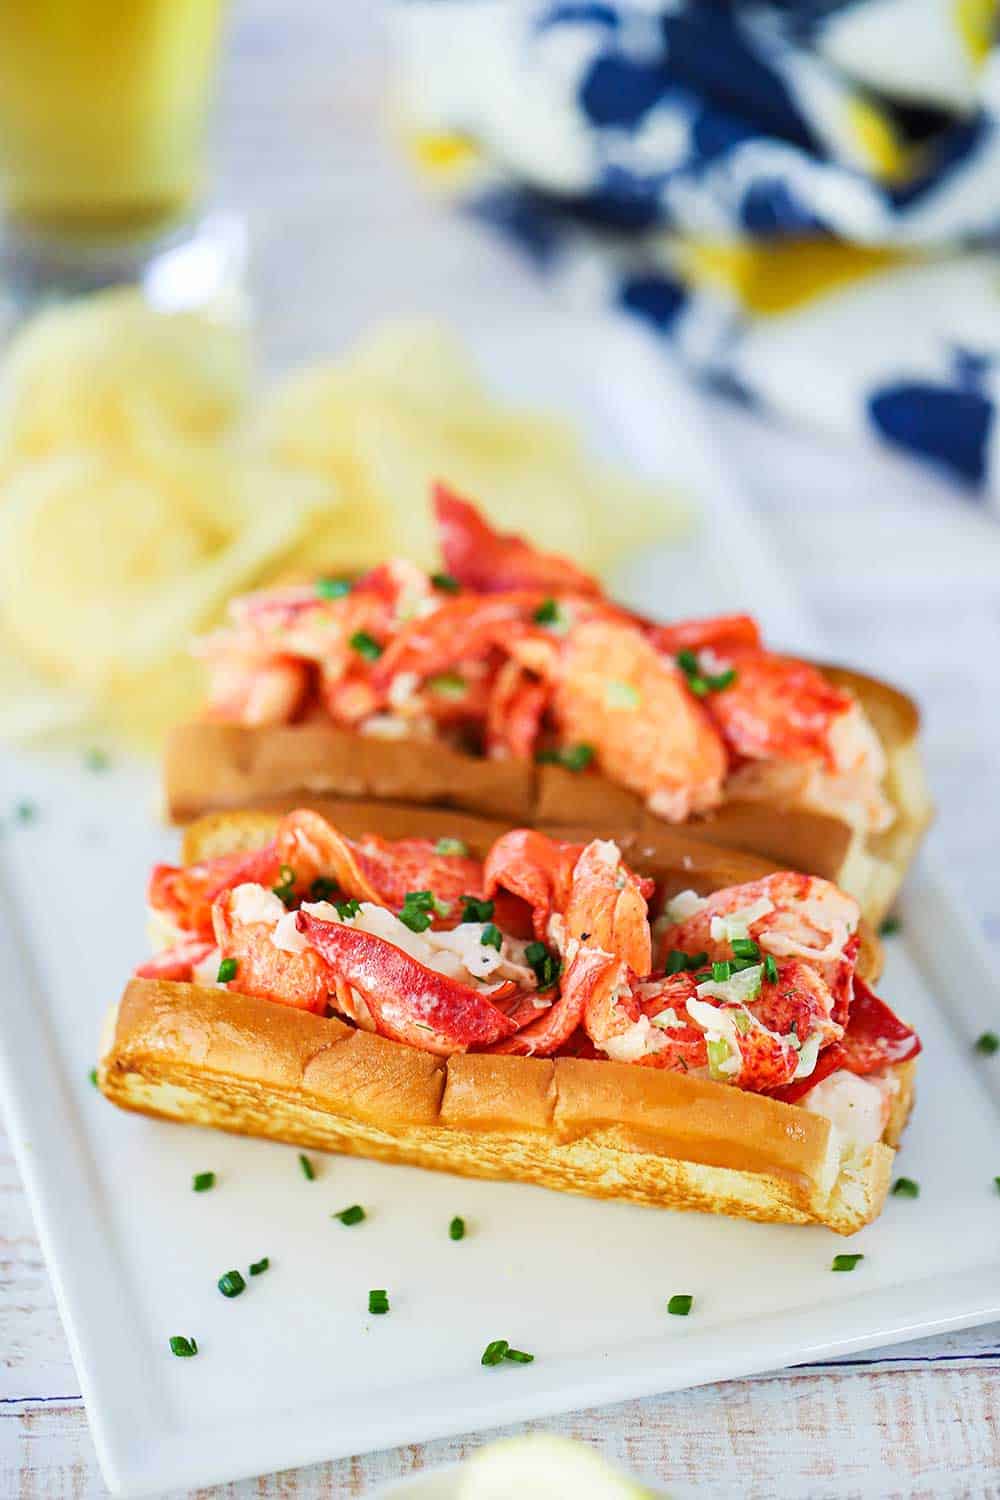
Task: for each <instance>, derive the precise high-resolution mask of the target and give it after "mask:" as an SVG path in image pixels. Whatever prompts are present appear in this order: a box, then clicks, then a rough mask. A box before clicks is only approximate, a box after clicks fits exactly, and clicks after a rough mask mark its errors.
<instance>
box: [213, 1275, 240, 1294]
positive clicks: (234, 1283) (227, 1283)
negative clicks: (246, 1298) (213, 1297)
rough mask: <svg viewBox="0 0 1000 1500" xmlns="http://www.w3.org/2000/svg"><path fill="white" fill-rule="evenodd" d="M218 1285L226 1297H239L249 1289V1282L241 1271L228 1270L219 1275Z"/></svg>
mask: <svg viewBox="0 0 1000 1500" xmlns="http://www.w3.org/2000/svg"><path fill="white" fill-rule="evenodd" d="M216 1285H217V1286H218V1288H219V1291H220V1292H221V1293H222V1295H223V1296H224V1297H238V1296H239V1295H240V1293H241V1292H245V1291H246V1289H247V1284H246V1282H245V1281H244V1280H243V1277H242V1275H241V1274H240V1272H239V1271H226V1272H225V1273H224V1274H223V1275H222V1276H220V1277H219V1279H218V1281H217V1282H216Z"/></svg>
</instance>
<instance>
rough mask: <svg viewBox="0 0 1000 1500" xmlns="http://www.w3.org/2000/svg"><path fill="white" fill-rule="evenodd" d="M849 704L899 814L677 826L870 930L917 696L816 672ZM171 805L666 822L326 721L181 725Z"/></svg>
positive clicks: (912, 801) (896, 882) (905, 829)
mask: <svg viewBox="0 0 1000 1500" xmlns="http://www.w3.org/2000/svg"><path fill="white" fill-rule="evenodd" d="M823 670H824V672H825V673H826V675H827V676H828V677H830V679H831V680H832V681H833V682H835V683H836V684H837V685H838V686H841V687H845V688H848V689H850V691H851V692H853V693H854V695H855V696H856V697H857V698H858V700H859V701H860V703H861V704H862V706H863V708H864V709H865V711H866V713H867V714H868V717H869V719H870V720H871V722H872V724H873V725H874V727H875V730H876V732H877V734H878V736H879V738H880V740H881V742H882V746H883V749H884V751H885V755H886V761H887V765H888V772H887V775H886V780H885V791H886V794H887V796H888V798H889V800H890V802H891V803H892V805H893V808H894V810H895V813H896V818H895V821H894V823H893V825H892V827H891V828H890V829H889V830H888V831H887V832H885V833H882V834H876V835H866V834H864V833H863V832H861V831H859V830H858V829H856V828H854V827H852V826H851V824H850V823H849V822H847V821H845V820H844V819H842V818H839V817H835V816H833V815H831V814H828V813H822V812H817V811H815V810H814V809H812V808H807V807H801V806H798V807H797V806H795V805H794V803H792V804H788V803H783V804H781V805H774V804H772V803H769V802H764V801H749V800H747V801H741V800H736V799H734V798H733V799H729V800H727V801H724V802H723V804H722V805H721V807H719V808H717V809H716V810H715V811H713V812H712V813H709V814H707V815H704V816H700V817H698V818H695V819H692V820H691V821H690V822H689V823H688V824H686V825H685V830H686V831H685V835H684V837H685V838H687V837H689V836H691V835H693V837H694V838H696V839H698V840H700V841H703V842H708V843H712V844H718V845H720V846H722V847H723V848H725V849H727V850H730V851H732V850H744V851H747V852H750V853H756V854H760V855H763V856H764V857H765V858H767V859H770V860H773V861H774V862H775V863H776V864H778V865H780V866H781V867H783V868H785V869H797V870H805V871H807V872H809V873H810V874H814V875H822V876H823V877H824V878H825V879H827V880H832V881H834V882H835V883H836V884H837V885H839V886H841V887H842V888H843V889H844V890H846V891H849V892H850V893H851V894H852V895H853V896H855V897H856V899H857V900H858V902H859V904H860V906H861V909H862V911H863V912H864V914H865V916H866V917H867V918H868V920H869V921H870V922H872V923H875V924H877V923H879V922H880V921H881V920H882V918H883V917H884V916H885V914H886V912H887V911H888V910H889V907H890V906H891V904H892V902H893V900H894V898H895V896H896V892H897V891H898V889H899V886H900V884H901V882H902V879H903V876H904V874H905V872H906V868H907V866H908V864H909V862H910V860H911V859H912V857H913V855H914V853H915V851H916V848H917V845H918V844H919V842H920V838H921V836H922V835H923V833H924V830H925V829H926V827H927V825H928V823H929V821H930V817H931V804H930V800H929V797H928V794H927V788H926V783H925V779H924V773H923V767H922V764H921V759H920V754H919V749H918V744H917V736H918V730H919V715H918V712H917V709H916V706H915V704H914V703H913V701H912V699H910V698H908V697H907V696H906V695H905V694H904V693H901V692H899V691H898V690H897V689H896V688H893V687H890V686H889V685H888V684H887V683H883V682H879V681H877V680H876V679H874V678H872V677H864V676H862V675H861V674H859V673H857V672H850V671H847V670H846V669H844V668H839V667H824V668H823ZM164 784H165V794H166V808H167V813H168V816H169V817H170V819H171V820H172V821H173V822H175V823H186V822H189V821H190V820H191V819H192V818H196V817H198V816H200V815H201V814H203V813H206V812H211V811H214V810H222V809H230V808H238V807H259V806H261V805H265V804H266V805H270V806H274V807H283V808H288V807H301V806H303V805H308V806H317V805H319V801H320V800H322V799H328V798H357V799H359V800H371V799H378V800H385V801H389V802H395V803H403V804H407V805H411V806H431V807H440V808H455V809H457V810H459V811H462V812H468V813H475V814H479V815H481V816H482V817H485V818H491V819H495V820H498V821H502V822H504V823H505V824H506V825H507V826H511V825H515V824H526V825H531V826H534V827H539V826H552V827H560V826H564V825H568V824H585V825H586V827H587V829H588V830H589V833H590V835H591V836H593V835H595V834H601V835H606V836H610V837H613V838H616V839H618V840H619V841H620V840H622V839H627V838H628V837H629V836H630V835H631V834H638V835H646V834H647V833H652V832H654V831H656V830H660V829H664V828H667V827H669V825H666V824H664V823H663V822H662V821H661V820H660V819H658V818H656V817H654V815H653V814H652V813H650V812H649V811H648V809H647V808H646V807H645V806H644V804H643V802H642V800H641V799H640V798H639V797H637V796H635V795H634V794H633V793H632V792H630V791H628V790H626V789H625V788H624V787H621V786H618V785H617V784H616V783H614V782H611V781H608V780H607V779H606V778H604V777H603V776H598V775H595V774H593V773H590V772H587V773H586V774H582V775H580V774H574V773H573V772H571V771H566V770H564V769H562V768H561V767H559V766H551V765H542V766H535V765H530V764H527V763H525V762H523V761H514V760H484V759H482V758H478V757H475V756H472V755H465V754H462V753H461V752H460V751H457V750H453V749H451V748H449V747H448V746H445V745H441V744H438V743H436V742H434V741H422V740H417V739H411V740H402V741H400V740H382V739H376V738H373V737H368V736H365V735H360V734H355V733H352V732H351V731H349V730H344V729H340V728H337V727H336V726H335V725H333V724H328V723H308V724H290V725H279V726H275V727H272V728H267V729H249V728H245V727H243V726H242V725H235V724H209V723H193V724H184V725H181V726H180V727H179V728H177V729H175V730H174V732H173V734H172V735H171V736H170V738H169V740H168V743H167V751H166V760H165V768H164Z"/></svg>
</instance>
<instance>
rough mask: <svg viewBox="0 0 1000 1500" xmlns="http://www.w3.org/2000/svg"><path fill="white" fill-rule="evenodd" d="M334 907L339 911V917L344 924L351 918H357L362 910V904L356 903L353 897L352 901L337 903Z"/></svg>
mask: <svg viewBox="0 0 1000 1500" xmlns="http://www.w3.org/2000/svg"><path fill="white" fill-rule="evenodd" d="M334 905H335V906H336V909H337V916H338V917H339V918H340V920H341V921H342V922H346V921H347V920H348V918H349V917H356V916H357V914H358V912H359V911H360V910H361V902H360V901H356V900H355V899H354V897H353V896H352V897H351V899H350V901H336V902H334Z"/></svg>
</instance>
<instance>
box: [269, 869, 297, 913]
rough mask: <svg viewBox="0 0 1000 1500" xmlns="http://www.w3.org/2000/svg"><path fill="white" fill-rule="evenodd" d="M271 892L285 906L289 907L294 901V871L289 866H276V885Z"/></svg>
mask: <svg viewBox="0 0 1000 1500" xmlns="http://www.w3.org/2000/svg"><path fill="white" fill-rule="evenodd" d="M271 890H272V891H273V892H274V894H275V895H276V896H277V897H278V899H279V900H280V901H281V902H283V904H284V905H285V906H291V904H292V902H293V901H294V900H295V871H294V870H293V869H292V867H291V865H279V866H278V883H277V885H272V887H271Z"/></svg>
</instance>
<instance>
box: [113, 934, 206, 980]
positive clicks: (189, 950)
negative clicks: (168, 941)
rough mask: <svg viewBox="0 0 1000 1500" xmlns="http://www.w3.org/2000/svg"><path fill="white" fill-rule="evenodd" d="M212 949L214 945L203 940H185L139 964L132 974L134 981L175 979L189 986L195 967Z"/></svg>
mask: <svg viewBox="0 0 1000 1500" xmlns="http://www.w3.org/2000/svg"><path fill="white" fill-rule="evenodd" d="M214 947H215V944H214V943H212V942H209V941H207V940H206V939H204V938H187V939H185V941H184V942H182V943H174V944H173V945H172V947H170V948H164V949H163V950H162V952H160V953H157V954H156V955H155V956H154V957H153V958H149V959H147V960H146V962H145V963H144V964H139V966H138V968H136V969H134V970H133V973H134V974H135V977H136V979H175V980H179V981H181V982H183V983H186V984H190V983H191V981H192V980H193V979H194V971H195V969H196V967H197V966H198V964H200V963H201V962H202V961H203V960H204V959H206V958H207V957H208V955H209V954H210V953H211V952H212V950H213V948H214Z"/></svg>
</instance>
